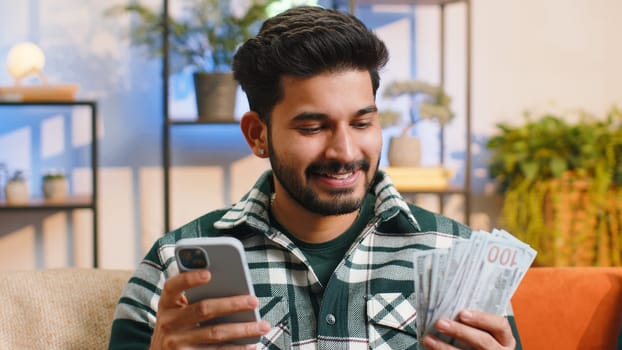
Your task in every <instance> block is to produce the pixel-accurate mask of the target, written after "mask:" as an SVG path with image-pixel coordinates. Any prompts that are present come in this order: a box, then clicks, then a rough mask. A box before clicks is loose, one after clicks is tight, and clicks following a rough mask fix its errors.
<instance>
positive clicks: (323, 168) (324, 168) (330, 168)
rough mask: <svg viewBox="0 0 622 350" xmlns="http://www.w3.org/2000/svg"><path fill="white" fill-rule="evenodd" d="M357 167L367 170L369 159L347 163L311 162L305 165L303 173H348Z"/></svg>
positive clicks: (357, 168)
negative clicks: (305, 168)
mask: <svg viewBox="0 0 622 350" xmlns="http://www.w3.org/2000/svg"><path fill="white" fill-rule="evenodd" d="M359 169H361V170H363V171H367V170H369V161H368V160H366V159H361V160H357V161H354V162H347V163H342V162H338V161H329V162H318V163H312V164H311V165H309V166H308V167H307V170H306V171H305V173H306V174H307V175H310V174H312V173H340V172H344V173H348V172H353V171H355V170H359Z"/></svg>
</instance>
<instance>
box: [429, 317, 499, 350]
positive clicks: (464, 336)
mask: <svg viewBox="0 0 622 350" xmlns="http://www.w3.org/2000/svg"><path fill="white" fill-rule="evenodd" d="M434 326H435V328H436V330H438V331H439V332H440V333H442V334H444V335H447V336H449V337H451V338H454V343H457V344H461V346H462V345H468V346H470V347H472V348H474V349H498V348H499V343H498V342H497V341H496V340H495V339H494V338H493V337H492V335H491V334H490V333H488V332H486V331H484V330H481V329H478V328H474V327H471V326H469V325H466V324H463V323H460V322H458V321H452V320H449V319H447V318H441V319H439V320H438V321H436V323H435V324H434ZM435 349H453V348H452V347H449V348H446V347H436V348H435Z"/></svg>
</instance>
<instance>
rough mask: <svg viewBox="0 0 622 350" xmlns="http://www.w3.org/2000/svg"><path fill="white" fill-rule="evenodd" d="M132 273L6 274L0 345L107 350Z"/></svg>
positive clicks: (1, 277)
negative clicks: (113, 322)
mask: <svg viewBox="0 0 622 350" xmlns="http://www.w3.org/2000/svg"><path fill="white" fill-rule="evenodd" d="M130 274H131V272H130V271H120V270H102V269H78V268H64V269H48V270H37V271H8V272H0V300H2V306H0V324H1V325H2V326H1V327H0V349H106V348H107V346H108V339H109V336H110V327H111V325H112V319H113V316H114V309H115V307H116V304H117V302H118V299H119V296H120V295H121V291H122V289H123V286H124V285H125V284H126V283H127V280H128V279H129V277H130Z"/></svg>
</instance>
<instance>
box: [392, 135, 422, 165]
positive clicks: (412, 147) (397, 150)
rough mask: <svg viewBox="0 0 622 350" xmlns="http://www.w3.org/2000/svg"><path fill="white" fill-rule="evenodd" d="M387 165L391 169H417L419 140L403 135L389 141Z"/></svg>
mask: <svg viewBox="0 0 622 350" xmlns="http://www.w3.org/2000/svg"><path fill="white" fill-rule="evenodd" d="M389 165H390V166H392V167H418V166H420V165H421V140H419V138H418V137H415V136H411V135H408V134H407V133H403V134H401V135H400V136H393V137H391V139H390V140H389Z"/></svg>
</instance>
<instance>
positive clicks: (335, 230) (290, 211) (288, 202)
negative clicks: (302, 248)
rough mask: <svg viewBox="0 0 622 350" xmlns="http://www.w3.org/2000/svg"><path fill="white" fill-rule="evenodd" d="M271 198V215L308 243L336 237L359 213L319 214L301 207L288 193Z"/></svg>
mask: <svg viewBox="0 0 622 350" xmlns="http://www.w3.org/2000/svg"><path fill="white" fill-rule="evenodd" d="M273 198H274V200H273V201H272V209H271V210H272V215H274V217H275V218H276V219H277V220H278V221H279V223H280V224H281V225H283V227H285V228H286V229H287V231H288V232H289V233H290V234H292V235H294V236H295V237H296V238H298V239H299V240H301V241H303V242H308V243H323V242H328V241H330V240H332V239H334V238H336V237H338V236H339V235H341V234H342V233H343V232H345V231H346V230H347V229H348V228H349V227H350V226H352V224H353V223H354V221H355V220H356V218H357V216H358V213H359V212H358V211H354V212H352V213H348V214H343V215H321V214H317V213H314V212H311V211H309V210H307V209H305V208H303V207H302V206H301V205H300V204H299V203H298V202H296V201H295V200H293V199H292V198H290V197H289V196H288V195H280V194H279V195H275V197H273Z"/></svg>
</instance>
